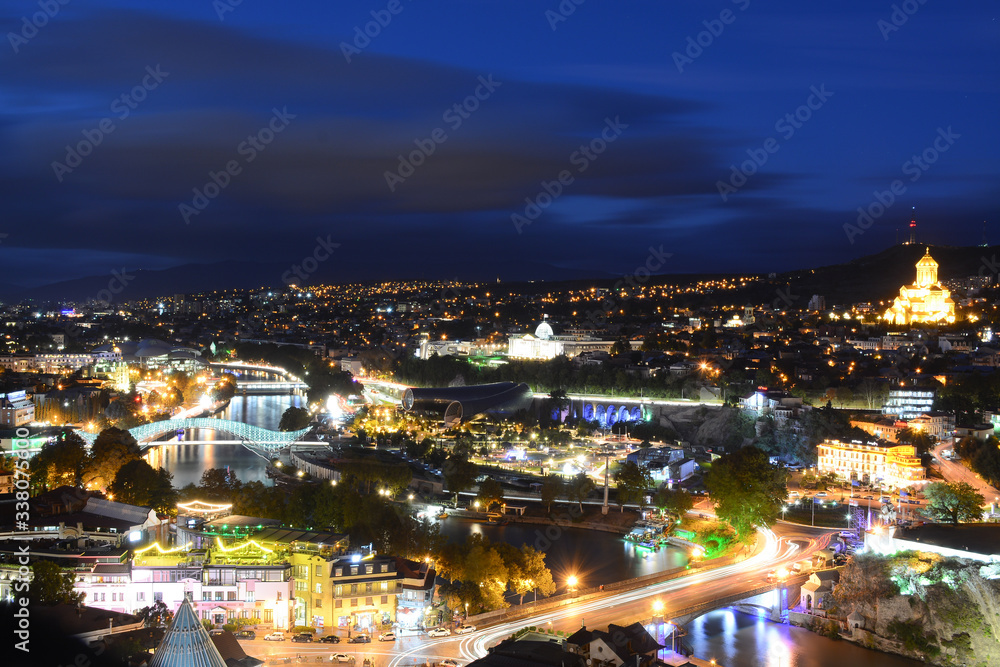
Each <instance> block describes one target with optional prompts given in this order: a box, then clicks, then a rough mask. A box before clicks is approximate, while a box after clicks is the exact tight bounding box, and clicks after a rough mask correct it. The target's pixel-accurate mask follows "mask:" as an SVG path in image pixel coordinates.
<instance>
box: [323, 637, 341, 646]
mask: <svg viewBox="0 0 1000 667" xmlns="http://www.w3.org/2000/svg"><path fill="white" fill-rule="evenodd" d="M320 641H321V642H323V643H324V644H339V643H340V637H338V636H337V635H327V636H326V637H320Z"/></svg>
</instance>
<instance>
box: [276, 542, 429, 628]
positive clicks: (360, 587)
mask: <svg viewBox="0 0 1000 667" xmlns="http://www.w3.org/2000/svg"><path fill="white" fill-rule="evenodd" d="M291 563H292V576H293V578H294V580H295V619H296V625H308V626H312V627H314V628H316V631H317V633H318V634H324V633H329V632H332V631H333V630H335V629H337V628H339V629H341V630H346V629H348V628H349V629H350V630H352V631H354V632H364V633H372V634H374V633H378V632H380V631H381V630H382V629H383V628H388V627H390V626H392V627H395V628H407V629H414V628H420V627H422V623H423V617H424V614H425V613H426V612H427V611H428V609H429V608H430V607H431V606H432V605H433V596H434V579H435V572H434V569H433V568H428V567H427V566H426V565H422V564H420V563H414V562H412V561H407V560H405V559H402V558H396V557H393V556H381V555H369V556H365V557H361V556H359V555H350V556H334V557H324V556H321V555H319V554H315V553H305V552H297V553H293V554H292V555H291Z"/></svg>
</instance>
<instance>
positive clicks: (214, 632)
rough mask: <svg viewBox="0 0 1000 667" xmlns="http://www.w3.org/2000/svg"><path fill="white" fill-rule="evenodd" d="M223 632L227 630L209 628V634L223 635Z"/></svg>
mask: <svg viewBox="0 0 1000 667" xmlns="http://www.w3.org/2000/svg"><path fill="white" fill-rule="evenodd" d="M223 632H225V630H219V629H215V630H209V631H208V634H210V635H221V634H222V633H223Z"/></svg>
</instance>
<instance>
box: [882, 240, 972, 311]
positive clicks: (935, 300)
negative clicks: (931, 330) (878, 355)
mask: <svg viewBox="0 0 1000 667" xmlns="http://www.w3.org/2000/svg"><path fill="white" fill-rule="evenodd" d="M937 274H938V263H937V262H935V261H934V258H933V257H931V249H930V248H928V249H927V252H926V253H925V254H924V256H923V257H921V258H920V261H919V262H917V280H916V282H914V283H913V284H912V285H904V286H902V287H900V288H899V296H897V297H896V300H895V301H894V302H893V304H892V307H891V308H889V309H888V310H887V311H885V315H883V316H882V317H883V319H886V320H889V322H890V323H892V324H898V325H902V324H917V323H922V322H947V323H949V324H950V323H952V322H954V321H955V302H954V301H952V300H951V291H949V290H948V289H947V288H945V287H943V286H942V285H941V283H939V282H938V275H937Z"/></svg>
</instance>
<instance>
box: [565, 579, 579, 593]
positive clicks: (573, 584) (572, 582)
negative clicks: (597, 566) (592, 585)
mask: <svg viewBox="0 0 1000 667" xmlns="http://www.w3.org/2000/svg"><path fill="white" fill-rule="evenodd" d="M578 581H579V580H578V579H577V578H576V576H575V575H571V576H570V578H569V579H567V580H566V584H567V585H568V586H569V592H570V594H572V595H576V585H577V583H578Z"/></svg>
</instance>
